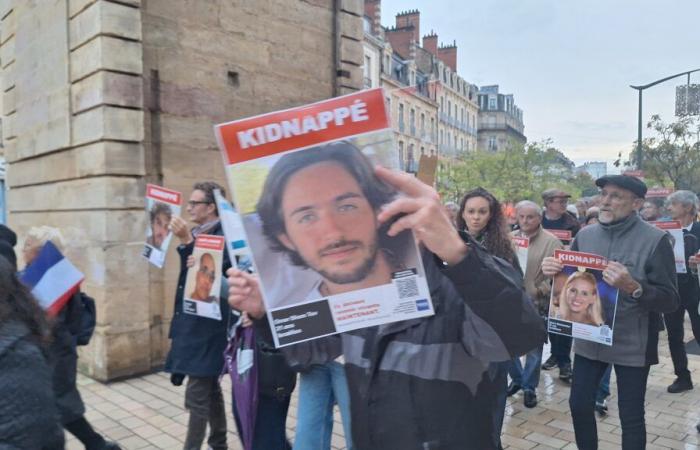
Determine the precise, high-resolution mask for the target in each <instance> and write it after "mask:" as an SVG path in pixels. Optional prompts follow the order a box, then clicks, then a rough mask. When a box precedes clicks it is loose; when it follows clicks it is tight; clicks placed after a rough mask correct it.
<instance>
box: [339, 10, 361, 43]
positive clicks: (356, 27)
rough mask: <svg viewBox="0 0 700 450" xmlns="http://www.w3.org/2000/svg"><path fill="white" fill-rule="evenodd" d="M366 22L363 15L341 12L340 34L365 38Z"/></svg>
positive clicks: (351, 37) (353, 37)
mask: <svg viewBox="0 0 700 450" xmlns="http://www.w3.org/2000/svg"><path fill="white" fill-rule="evenodd" d="M363 27H364V24H363V21H362V16H355V15H352V14H349V13H347V12H341V13H340V35H341V36H345V37H348V38H350V39H354V40H356V41H362V40H363V39H364V33H365V32H364V28H363Z"/></svg>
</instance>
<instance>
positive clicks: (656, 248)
mask: <svg viewBox="0 0 700 450" xmlns="http://www.w3.org/2000/svg"><path fill="white" fill-rule="evenodd" d="M596 185H597V186H598V187H599V188H600V189H601V190H600V196H601V202H600V214H599V216H598V219H599V221H600V222H599V223H598V224H595V225H590V226H588V227H585V228H583V229H582V230H581V231H580V232H579V233H578V235H577V236H576V238H575V240H574V242H573V243H572V245H571V250H574V251H580V252H587V253H594V254H597V255H601V256H603V257H605V258H606V259H607V260H608V265H607V267H606V268H605V270H603V279H604V280H605V282H606V283H608V284H610V285H611V286H614V287H616V288H618V289H619V296H618V300H617V312H616V315H615V325H614V331H615V335H614V338H613V344H612V346H607V345H602V344H598V343H594V342H591V341H585V340H581V339H574V354H575V358H574V369H573V371H574V372H573V384H572V386H571V395H570V397H569V406H570V407H571V417H572V419H573V423H574V432H575V434H576V444H577V445H578V448H581V449H587V450H590V449H597V448H598V433H597V429H596V419H595V414H594V406H595V397H596V390H597V389H598V384H599V383H600V380H601V378H602V377H603V374H604V372H605V370H606V369H607V367H608V365H610V364H612V365H613V367H614V369H615V374H616V375H617V392H618V407H619V411H620V422H621V424H622V448H623V449H643V448H645V446H646V426H645V423H644V396H645V393H646V386H647V378H648V376H649V368H650V367H651V365H652V364H657V363H658V362H659V357H658V341H659V331H660V330H661V329H662V319H661V314H662V313H669V312H673V311H675V310H676V309H677V308H678V305H679V297H678V288H677V286H676V270H675V263H674V256H673V248H672V247H671V243H670V241H669V239H668V238H667V235H666V233H664V232H663V231H661V230H659V229H658V228H656V227H654V226H652V225H649V224H648V223H646V222H644V221H643V220H641V219H640V218H639V216H638V215H637V210H638V209H639V208H640V207H641V206H642V203H643V202H644V196H645V194H646V191H647V187H646V185H645V184H644V183H643V182H642V181H640V180H639V179H637V178H635V177H631V176H627V175H609V176H605V177H602V178H599V179H597V180H596ZM562 268H563V267H562V264H561V263H560V262H559V261H558V260H557V259H555V258H545V259H544V260H543V262H542V272H543V273H544V274H545V275H547V276H554V275H556V274H557V273H559V272H560V271H561V270H562Z"/></svg>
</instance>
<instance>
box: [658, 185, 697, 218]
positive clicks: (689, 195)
mask: <svg viewBox="0 0 700 450" xmlns="http://www.w3.org/2000/svg"><path fill="white" fill-rule="evenodd" d="M666 203H667V204H671V203H680V204H681V205H683V206H692V209H691V211H690V212H691V214H693V215H695V214H697V213H698V196H697V195H695V193H694V192H692V191H676V192H674V193H672V194H671V195H669V196H668V197H667V198H666Z"/></svg>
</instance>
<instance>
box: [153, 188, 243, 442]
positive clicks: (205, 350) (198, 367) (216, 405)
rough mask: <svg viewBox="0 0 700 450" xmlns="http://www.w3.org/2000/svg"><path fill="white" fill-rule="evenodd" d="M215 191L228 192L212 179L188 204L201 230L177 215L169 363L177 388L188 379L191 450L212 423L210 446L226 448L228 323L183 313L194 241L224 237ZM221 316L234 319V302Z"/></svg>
mask: <svg viewBox="0 0 700 450" xmlns="http://www.w3.org/2000/svg"><path fill="white" fill-rule="evenodd" d="M214 189H219V190H220V191H221V192H222V194H223V193H224V192H225V191H224V189H223V188H222V187H221V186H220V185H218V184H216V183H214V182H211V181H207V182H201V183H196V184H195V185H194V188H193V190H192V194H190V199H189V201H188V202H187V212H188V214H189V215H190V220H191V221H192V222H194V223H195V225H196V226H195V227H194V228H193V229H192V230H191V231H190V230H189V229H188V228H187V223H186V222H185V221H184V220H183V219H182V218H180V217H173V218H172V221H171V223H170V227H171V229H172V231H173V234H174V235H175V236H177V237H178V238H179V239H180V242H181V244H180V245H179V246H178V247H177V252H178V254H179V255H180V275H179V277H178V281H177V292H176V294H175V311H174V313H173V319H172V322H171V324H170V334H169V336H168V337H169V338H170V339H171V340H172V345H171V348H170V352H169V353H168V358H167V360H166V362H165V370H166V371H167V372H170V373H171V374H172V376H171V380H172V382H173V384H175V385H180V384H182V381H183V379H184V377H185V376H187V378H188V379H187V389H186V391H185V407H186V408H187V409H188V410H189V411H190V419H189V423H188V425H187V437H186V439H185V446H184V448H185V450H191V449H199V448H201V446H202V441H203V440H204V435H205V432H206V429H207V423H209V426H210V432H209V439H208V444H209V447H210V448H212V449H213V450H225V449H226V448H228V447H227V445H226V411H225V410H224V398H223V394H222V392H221V387H220V386H219V375H220V374H221V370H222V368H223V366H224V357H223V353H224V349H225V348H226V342H227V336H226V325H227V322H226V320H225V319H224V320H214V319H209V318H206V317H200V316H197V315H193V314H186V313H185V312H184V310H183V297H184V294H185V280H186V279H187V258H188V257H189V256H190V255H191V254H192V252H193V251H194V242H195V239H196V237H197V236H199V235H200V234H212V235H217V236H222V235H223V230H222V228H221V222H220V221H219V214H218V212H217V209H216V202H215V201H214ZM229 267H231V264H230V262H229V259H228V255H227V254H224V260H223V268H222V269H223V270H224V271H225V270H226V269H228V268H229ZM217 299H218V298H217ZM221 317H224V318H228V304H227V303H226V302H225V301H224V300H223V299H222V301H221Z"/></svg>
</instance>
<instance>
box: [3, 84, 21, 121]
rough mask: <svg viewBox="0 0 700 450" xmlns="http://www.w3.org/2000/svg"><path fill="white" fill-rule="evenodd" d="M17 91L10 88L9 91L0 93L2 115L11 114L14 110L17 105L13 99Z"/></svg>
mask: <svg viewBox="0 0 700 450" xmlns="http://www.w3.org/2000/svg"><path fill="white" fill-rule="evenodd" d="M16 93H17V90H15V89H10V90H9V91H7V92H5V93H3V94H0V97H2V114H3V115H4V116H7V115H9V114H12V113H13V112H15V111H16V109H17V106H16V103H17V102H16V100H15V94H16Z"/></svg>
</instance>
